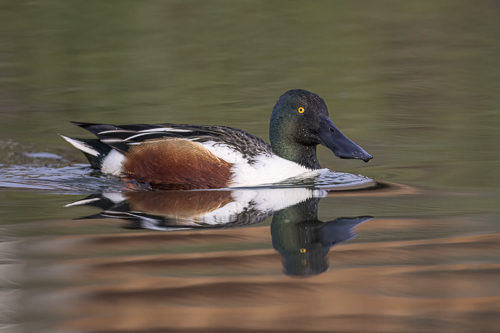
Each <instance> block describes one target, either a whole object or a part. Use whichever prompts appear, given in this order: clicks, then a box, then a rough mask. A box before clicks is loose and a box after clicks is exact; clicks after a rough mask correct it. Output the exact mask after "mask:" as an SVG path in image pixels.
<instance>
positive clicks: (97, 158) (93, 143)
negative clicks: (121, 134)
mask: <svg viewBox="0 0 500 333" xmlns="http://www.w3.org/2000/svg"><path fill="white" fill-rule="evenodd" d="M59 135H60V136H61V137H62V138H63V139H64V140H66V141H68V142H69V143H71V144H72V145H73V146H74V147H75V148H76V149H78V150H80V151H81V152H82V153H83V154H84V155H85V157H86V158H87V159H88V160H89V162H90V165H92V167H93V168H95V169H100V168H101V167H102V161H103V160H104V158H105V157H106V156H107V155H108V154H109V152H110V151H111V149H112V148H111V147H110V146H108V145H107V144H105V143H102V142H101V141H99V140H98V139H77V138H70V137H67V136H65V135H62V134H59Z"/></svg>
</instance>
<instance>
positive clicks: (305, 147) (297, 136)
mask: <svg viewBox="0 0 500 333" xmlns="http://www.w3.org/2000/svg"><path fill="white" fill-rule="evenodd" d="M269 136H270V139H271V146H272V148H273V152H274V153H275V154H276V155H278V156H280V157H282V158H285V159H287V160H290V161H293V162H296V163H299V164H301V165H303V166H305V167H308V168H311V169H320V168H321V166H320V165H319V162H318V158H317V156H316V146H317V145H319V144H322V145H324V146H325V147H327V148H329V149H330V150H331V151H332V152H333V153H334V154H335V156H337V157H340V158H358V159H362V160H363V161H365V162H368V161H369V160H370V159H371V158H372V156H371V155H370V154H368V153H367V152H366V151H364V150H363V148H361V147H360V146H358V145H357V144H355V143H354V142H352V141H351V140H349V139H348V138H347V137H346V136H345V135H344V134H342V132H340V131H339V129H338V128H337V127H336V126H335V125H334V124H333V122H332V120H331V119H330V117H329V115H328V108H327V107H326V104H325V101H324V100H323V98H321V97H319V96H318V95H316V94H314V93H312V92H309V91H307V90H303V89H295V90H289V91H287V92H286V93H284V94H283V95H281V96H280V98H279V99H278V102H276V105H275V106H274V109H273V113H272V115H271V124H270V127H269Z"/></svg>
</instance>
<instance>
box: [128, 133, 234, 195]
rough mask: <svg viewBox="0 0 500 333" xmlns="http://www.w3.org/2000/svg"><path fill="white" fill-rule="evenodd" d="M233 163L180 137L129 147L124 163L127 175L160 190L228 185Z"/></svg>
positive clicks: (145, 142)
mask: <svg viewBox="0 0 500 333" xmlns="http://www.w3.org/2000/svg"><path fill="white" fill-rule="evenodd" d="M232 166H233V164H232V163H228V162H226V161H224V160H223V159H220V158H218V157H217V156H215V155H214V154H212V153H211V152H210V151H209V150H207V149H206V148H205V147H203V146H202V145H201V144H199V143H196V142H191V141H188V140H183V139H161V140H150V141H144V142H143V143H142V144H141V145H137V146H132V147H131V148H130V150H129V152H128V154H127V155H126V158H125V162H124V164H123V167H124V173H125V174H126V175H128V176H130V177H131V178H134V179H137V180H138V181H140V182H148V183H150V184H151V186H152V187H153V188H156V189H161V190H190V189H209V188H222V187H227V186H228V184H229V181H230V179H231V167H232Z"/></svg>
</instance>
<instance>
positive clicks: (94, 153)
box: [59, 134, 100, 156]
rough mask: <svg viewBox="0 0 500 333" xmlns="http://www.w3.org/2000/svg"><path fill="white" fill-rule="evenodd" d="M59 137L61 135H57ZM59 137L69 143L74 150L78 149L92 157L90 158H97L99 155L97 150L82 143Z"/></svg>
mask: <svg viewBox="0 0 500 333" xmlns="http://www.w3.org/2000/svg"><path fill="white" fill-rule="evenodd" d="M59 135H61V134H59ZM61 137H62V138H63V139H64V140H66V141H68V142H69V143H71V144H72V145H73V146H74V147H75V148H76V149H79V150H81V151H83V152H84V153H87V154H89V155H92V156H99V154H100V153H99V152H98V151H97V150H95V149H94V148H92V147H90V146H89V145H87V144H86V143H85V142H83V141H78V140H74V139H71V138H68V137H67V136H64V135H61Z"/></svg>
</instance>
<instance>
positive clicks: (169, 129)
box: [139, 127, 192, 133]
mask: <svg viewBox="0 0 500 333" xmlns="http://www.w3.org/2000/svg"><path fill="white" fill-rule="evenodd" d="M148 132H149V133H154V132H192V131H191V130H187V129H180V128H171V127H160V128H150V129H147V130H142V131H139V133H148Z"/></svg>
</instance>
